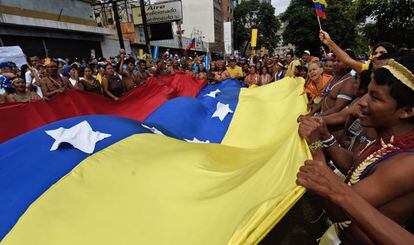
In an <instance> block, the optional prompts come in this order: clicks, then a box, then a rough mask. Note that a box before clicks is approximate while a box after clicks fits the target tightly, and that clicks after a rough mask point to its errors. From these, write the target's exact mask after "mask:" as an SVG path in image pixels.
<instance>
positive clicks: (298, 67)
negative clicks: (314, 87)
mask: <svg viewBox="0 0 414 245" xmlns="http://www.w3.org/2000/svg"><path fill="white" fill-rule="evenodd" d="M296 70H297V71H306V72H308V68H307V67H306V66H301V65H298V66H296Z"/></svg>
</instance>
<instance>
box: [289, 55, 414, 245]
mask: <svg viewBox="0 0 414 245" xmlns="http://www.w3.org/2000/svg"><path fill="white" fill-rule="evenodd" d="M413 72H414V53H413V52H412V51H409V52H407V53H405V54H401V55H400V56H399V57H397V58H396V59H395V60H393V59H392V60H389V62H388V64H387V65H386V66H384V67H382V68H378V69H377V70H375V72H374V75H373V76H372V81H371V83H370V84H369V87H368V93H367V94H366V95H365V96H363V97H362V98H361V99H360V100H359V101H358V104H359V106H360V112H359V113H358V114H359V119H360V123H361V125H362V126H363V127H366V128H373V129H375V131H376V133H377V135H378V137H377V138H376V139H375V140H374V141H372V143H371V144H369V145H368V146H367V147H366V148H365V149H364V150H362V151H361V152H360V153H359V154H357V155H353V154H352V153H351V152H349V151H347V150H345V149H343V148H342V147H341V146H340V145H338V144H337V142H336V140H335V138H334V137H333V136H332V135H331V134H330V132H329V131H328V129H327V127H326V125H325V122H324V120H323V119H322V118H319V117H300V118H299V121H300V125H299V134H300V135H301V136H302V137H304V138H305V139H306V140H307V141H308V142H309V143H310V145H309V148H310V150H311V151H312V155H313V158H314V160H312V161H307V162H306V163H305V166H303V167H301V169H300V171H299V173H298V180H297V183H298V184H300V185H303V186H304V187H306V188H308V189H310V190H313V191H315V192H316V193H317V194H319V195H320V196H322V197H323V198H324V199H325V201H326V202H327V205H325V209H326V211H327V213H328V215H329V218H330V220H331V221H332V222H333V226H332V227H331V228H330V230H328V232H327V233H326V234H328V233H329V235H327V236H324V237H323V238H322V242H325V241H327V240H325V239H327V237H329V236H332V235H333V234H334V233H336V234H337V235H338V237H339V238H340V240H341V241H342V242H343V243H342V244H413V236H412V235H411V236H410V235H409V234H407V232H404V231H403V230H402V228H401V227H398V226H395V223H398V224H400V225H401V226H403V225H404V224H405V222H407V220H408V219H409V218H410V216H411V215H412V213H413V211H414V178H413V176H414V165H413V161H414V154H413V153H414V100H413V98H414V74H413ZM324 154H325V155H324ZM325 156H326V157H328V158H330V159H331V160H332V162H333V164H334V165H335V166H336V168H337V169H339V170H340V171H341V172H342V173H343V174H344V175H346V178H345V184H346V185H344V184H342V183H341V180H340V179H339V178H338V177H337V176H335V175H334V174H333V173H332V171H331V170H330V169H329V168H328V167H327V165H326V163H325ZM353 202H355V203H353ZM335 204H336V205H335ZM358 205H359V206H358ZM370 206H373V207H375V208H376V210H375V209H373V208H372V207H370ZM362 208H366V209H362ZM379 212H381V213H382V214H383V215H385V216H387V217H388V218H385V217H382V216H381V215H379V214H378V213H379ZM391 220H392V221H394V222H395V223H394V222H391ZM341 241H339V242H341Z"/></svg>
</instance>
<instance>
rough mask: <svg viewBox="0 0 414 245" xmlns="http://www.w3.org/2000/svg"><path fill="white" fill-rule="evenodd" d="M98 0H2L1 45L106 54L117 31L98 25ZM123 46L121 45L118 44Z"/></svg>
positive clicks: (44, 52) (52, 53)
mask: <svg viewBox="0 0 414 245" xmlns="http://www.w3.org/2000/svg"><path fill="white" fill-rule="evenodd" d="M94 2H95V1H94V0H37V1H32V0H18V1H17V0H1V1H0V45H1V46H14V45H18V46H20V47H21V48H22V49H23V52H25V53H26V55H28V56H31V55H38V56H41V57H90V56H91V55H95V56H96V57H101V56H106V55H105V50H106V49H107V46H108V47H112V46H114V44H116V42H117V40H112V39H111V37H113V36H114V35H115V31H114V30H111V29H108V28H102V27H98V26H97V24H96V22H95V20H94V19H93V17H92V11H91V7H90V5H91V4H92V3H94ZM114 48H117V49H119V47H116V45H115V47H114Z"/></svg>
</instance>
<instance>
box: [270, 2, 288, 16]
mask: <svg viewBox="0 0 414 245" xmlns="http://www.w3.org/2000/svg"><path fill="white" fill-rule="evenodd" d="M289 3H290V0H272V5H273V7H275V8H276V14H277V15H278V14H280V13H283V12H285V10H286V9H287V7H288V6H289Z"/></svg>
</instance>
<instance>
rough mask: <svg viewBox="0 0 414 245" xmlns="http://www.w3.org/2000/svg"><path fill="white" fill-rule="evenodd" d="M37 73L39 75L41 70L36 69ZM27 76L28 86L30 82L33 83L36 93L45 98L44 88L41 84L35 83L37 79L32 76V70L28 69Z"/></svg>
mask: <svg viewBox="0 0 414 245" xmlns="http://www.w3.org/2000/svg"><path fill="white" fill-rule="evenodd" d="M36 73H37V75H39V72H38V71H37V70H36ZM24 76H25V78H26V87H29V85H30V84H32V85H33V86H34V87H35V88H36V93H37V94H38V95H39V96H40V98H43V93H42V89H41V88H40V86H38V85H36V84H34V82H35V79H33V78H32V72H31V71H30V70H28V71H26V73H25V74H24Z"/></svg>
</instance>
